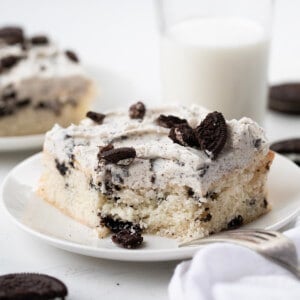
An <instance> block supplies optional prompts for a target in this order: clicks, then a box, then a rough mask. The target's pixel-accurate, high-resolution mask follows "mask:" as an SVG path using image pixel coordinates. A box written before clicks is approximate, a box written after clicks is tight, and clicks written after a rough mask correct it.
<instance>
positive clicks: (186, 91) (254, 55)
mask: <svg viewBox="0 0 300 300" xmlns="http://www.w3.org/2000/svg"><path fill="white" fill-rule="evenodd" d="M268 48H269V38H268V36H267V34H266V33H265V31H264V29H263V27H262V26H261V25H260V24H258V23H256V22H254V21H251V20H248V19H243V18H232V17H230V18H197V19H188V20H186V21H183V22H180V23H177V24H175V25H173V26H171V27H170V28H169V30H168V31H167V32H166V33H165V34H164V35H163V37H162V49H161V51H162V56H161V64H162V90H163V98H164V100H167V101H171V102H180V103H183V104H187V105H188V104H190V103H197V104H200V105H203V106H206V107H207V108H209V109H211V110H218V111H221V112H223V114H224V115H225V117H226V118H229V119H231V118H241V117H243V116H249V117H251V118H253V119H254V120H256V121H258V122H262V119H263V115H264V110H265V106H266V92H267V69H268V50H269V49H268Z"/></svg>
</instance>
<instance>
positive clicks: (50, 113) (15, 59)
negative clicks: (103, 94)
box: [0, 27, 93, 136]
mask: <svg viewBox="0 0 300 300" xmlns="http://www.w3.org/2000/svg"><path fill="white" fill-rule="evenodd" d="M92 94H93V85H92V82H91V80H90V79H89V78H88V77H87V76H86V74H85V72H84V70H83V68H82V66H81V65H80V63H79V60H78V57H77V56H76V54H75V53H74V52H72V51H61V50H59V49H58V48H57V46H56V45H55V44H53V43H52V42H51V41H50V40H49V39H48V37H46V36H41V35H39V36H33V37H26V36H25V35H24V33H23V30H22V29H21V28H19V27H4V28H0V136H13V135H27V134H35V133H42V132H46V131H47V130H49V129H50V128H51V127H52V126H53V125H54V124H55V123H58V124H61V125H62V126H68V125H70V124H71V123H78V122H79V121H80V120H81V119H82V118H83V117H84V115H85V113H86V112H87V110H88V107H89V105H90V101H91V98H92Z"/></svg>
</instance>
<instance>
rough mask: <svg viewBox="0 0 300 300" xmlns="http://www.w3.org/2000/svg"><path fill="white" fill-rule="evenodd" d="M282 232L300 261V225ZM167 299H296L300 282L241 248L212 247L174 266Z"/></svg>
mask: <svg viewBox="0 0 300 300" xmlns="http://www.w3.org/2000/svg"><path fill="white" fill-rule="evenodd" d="M297 225H298V226H297V227H296V228H294V229H291V230H288V231H286V232H284V234H286V235H287V236H288V237H289V238H290V239H291V240H292V241H293V242H294V243H295V245H296V248H297V252H298V258H300V226H299V225H300V224H297ZM169 298H170V300H247V299H257V300H258V299H263V300H284V299H288V300H294V299H295V300H299V299H300V281H299V280H297V279H296V278H295V277H294V276H293V275H292V274H290V273H289V272H288V271H286V270H285V269H283V268H281V267H280V266H278V265H276V264H274V263H272V262H270V261H269V260H267V259H265V258H264V257H262V256H260V255H259V254H257V253H255V252H254V251H251V250H249V249H247V248H244V247H242V246H237V245H233V244H227V243H226V244H224V243H223V244H221V243H217V244H212V245H209V246H205V247H204V248H203V249H201V250H199V251H198V252H197V253H196V255H195V256H194V258H193V259H192V260H191V261H187V262H182V263H181V264H179V265H178V266H177V267H176V270H175V272H174V275H173V277H172V279H171V282H170V285H169Z"/></svg>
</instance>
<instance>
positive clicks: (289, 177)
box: [2, 154, 300, 261]
mask: <svg viewBox="0 0 300 300" xmlns="http://www.w3.org/2000/svg"><path fill="white" fill-rule="evenodd" d="M40 160H41V154H36V155H34V156H32V157H30V158H28V159H26V160H25V161H23V162H22V163H20V164H19V165H18V166H16V167H15V168H14V169H13V170H12V171H11V172H10V173H9V174H8V176H7V177H6V179H5V180H4V182H3V185H2V200H3V204H4V207H5V209H6V211H7V212H8V214H9V216H10V217H11V219H12V220H13V221H14V222H15V223H16V224H18V225H19V226H20V227H21V228H22V229H23V230H25V231H27V232H28V233H30V234H31V235H33V236H35V237H37V238H39V239H40V240H43V241H45V242H47V243H48V244H51V245H53V246H55V247H58V248H62V249H65V250H67V251H71V252H75V253H80V254H83V255H88V256H94V257H99V258H105V259H114V260H124V261H165V260H176V259H185V258H189V257H191V256H192V255H193V254H194V253H195V251H196V250H197V248H178V247H177V243H176V242H175V241H174V240H171V239H167V238H160V237H155V236H150V235H145V236H144V239H145V243H144V246H143V247H142V248H140V249H136V250H126V249H122V248H119V247H117V246H116V245H114V244H113V243H112V242H111V240H110V238H106V239H103V240H101V239H98V238H97V237H96V235H95V233H94V231H93V230H91V229H89V228H87V227H85V226H83V225H81V224H79V223H77V222H75V221H73V220H72V219H70V218H69V217H67V216H65V215H63V214H62V213H61V212H60V211H58V210H57V209H56V208H54V207H52V206H51V205H49V204H48V203H46V202H44V201H43V200H41V199H39V198H38V197H37V196H36V195H35V193H34V190H35V189H36V187H37V182H38V178H39V176H40V174H41V161H40ZM299 183H300V168H298V167H297V166H296V165H295V164H294V163H292V162H290V161H289V160H287V159H286V158H284V157H282V156H280V155H276V156H275V160H274V163H273V165H272V168H271V172H270V177H269V200H270V202H271V203H272V206H273V209H272V211H271V212H270V213H268V214H267V215H265V216H262V217H261V218H259V219H258V220H257V221H255V222H252V223H251V224H248V225H246V226H244V228H246V227H248V228H266V229H279V228H281V227H283V226H284V225H286V224H287V223H288V222H290V221H292V220H293V219H294V218H295V217H296V216H297V214H298V211H299V209H300V188H299Z"/></svg>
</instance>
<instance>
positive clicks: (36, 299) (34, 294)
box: [0, 273, 68, 300]
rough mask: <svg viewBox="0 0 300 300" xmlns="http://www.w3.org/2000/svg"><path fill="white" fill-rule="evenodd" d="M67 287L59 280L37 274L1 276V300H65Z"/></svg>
mask: <svg viewBox="0 0 300 300" xmlns="http://www.w3.org/2000/svg"><path fill="white" fill-rule="evenodd" d="M67 294H68V290H67V287H66V286H65V285H64V284H63V283H62V282H61V281H60V280H58V279H56V278H54V277H52V276H48V275H44V274H37V273H15V274H7V275H2V276H0V300H4V299H5V300H50V299H51V300H52V299H65V297H66V296H67Z"/></svg>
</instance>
